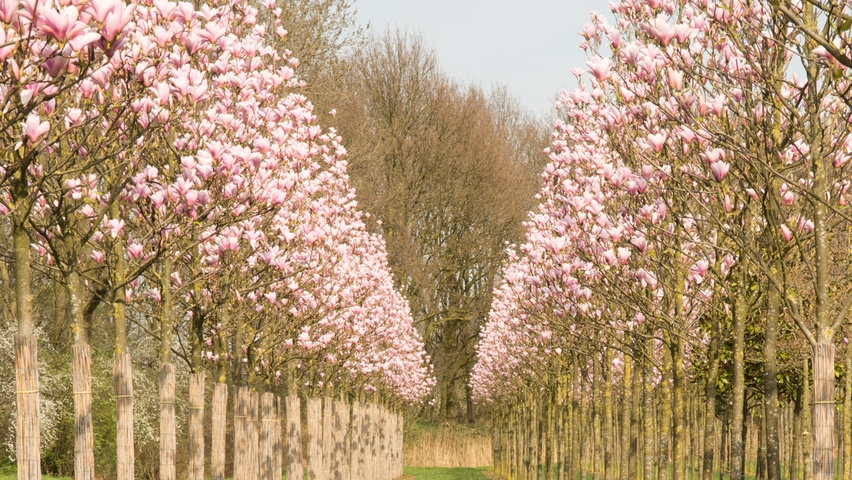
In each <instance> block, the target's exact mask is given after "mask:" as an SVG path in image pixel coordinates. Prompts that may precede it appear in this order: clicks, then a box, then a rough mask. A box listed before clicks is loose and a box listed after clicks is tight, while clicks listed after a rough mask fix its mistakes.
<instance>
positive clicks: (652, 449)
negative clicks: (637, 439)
mask: <svg viewBox="0 0 852 480" xmlns="http://www.w3.org/2000/svg"><path fill="white" fill-rule="evenodd" d="M643 350H644V354H645V355H644V357H643V360H642V377H643V384H644V387H645V388H644V390H643V395H642V434H643V436H644V437H645V438H644V440H645V442H644V443H645V451H644V452H643V458H644V462H643V463H644V465H643V467H642V468H643V471H642V478H643V480H653V479H654V455H655V454H656V452H657V449H656V446H655V445H654V368H653V366H652V365H651V358H650V355H651V341H650V340H646V341H645V345H644V349H643Z"/></svg>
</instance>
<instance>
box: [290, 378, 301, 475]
mask: <svg viewBox="0 0 852 480" xmlns="http://www.w3.org/2000/svg"><path fill="white" fill-rule="evenodd" d="M286 464H287V465H286V470H287V478H291V479H292V478H296V479H301V478H302V472H303V467H302V414H301V402H300V401H299V397H297V396H295V395H291V396H288V397H287V459H286Z"/></svg>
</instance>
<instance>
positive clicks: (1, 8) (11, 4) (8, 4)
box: [0, 0, 19, 23]
mask: <svg viewBox="0 0 852 480" xmlns="http://www.w3.org/2000/svg"><path fill="white" fill-rule="evenodd" d="M18 4H19V2H18V0H0V20H2V21H3V23H12V19H13V18H15V14H16V13H17V12H18Z"/></svg>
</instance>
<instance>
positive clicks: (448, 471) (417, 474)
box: [404, 467, 488, 480]
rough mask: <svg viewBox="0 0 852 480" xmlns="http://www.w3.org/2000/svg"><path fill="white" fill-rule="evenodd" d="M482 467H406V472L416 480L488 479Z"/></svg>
mask: <svg viewBox="0 0 852 480" xmlns="http://www.w3.org/2000/svg"><path fill="white" fill-rule="evenodd" d="M484 471H485V467H481V468H461V467H459V468H422V467H405V469H404V472H405V474H406V475H410V476H411V477H413V478H414V479H416V480H487V478H488V477H486V476H485V474H484V473H483V472H484Z"/></svg>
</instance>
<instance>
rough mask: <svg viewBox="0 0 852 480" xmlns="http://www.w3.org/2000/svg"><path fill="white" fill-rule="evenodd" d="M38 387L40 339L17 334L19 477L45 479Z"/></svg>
mask: <svg viewBox="0 0 852 480" xmlns="http://www.w3.org/2000/svg"><path fill="white" fill-rule="evenodd" d="M18 301H25V300H23V299H18ZM38 389H39V381H38V342H37V341H36V338H35V337H34V336H32V335H27V336H24V335H15V402H16V403H17V405H16V407H17V408H16V410H15V411H16V415H17V416H16V418H15V420H16V422H17V423H16V425H18V428H17V429H16V430H15V447H16V449H15V453H16V455H17V464H18V479H19V480H40V479H41V432H40V430H39V428H40V425H39V400H38Z"/></svg>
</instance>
